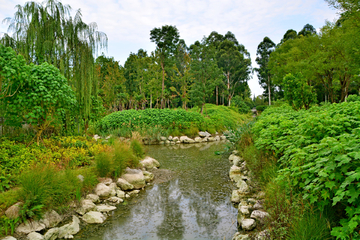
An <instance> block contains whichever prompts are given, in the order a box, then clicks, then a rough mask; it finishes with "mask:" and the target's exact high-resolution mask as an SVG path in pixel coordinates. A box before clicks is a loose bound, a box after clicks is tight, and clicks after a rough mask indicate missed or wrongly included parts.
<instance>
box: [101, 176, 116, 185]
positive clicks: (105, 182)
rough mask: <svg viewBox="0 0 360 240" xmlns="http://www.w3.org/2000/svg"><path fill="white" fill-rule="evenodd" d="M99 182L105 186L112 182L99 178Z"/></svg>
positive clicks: (109, 179)
mask: <svg viewBox="0 0 360 240" xmlns="http://www.w3.org/2000/svg"><path fill="white" fill-rule="evenodd" d="M99 182H101V183H103V184H105V185H106V186H109V185H110V184H111V183H112V182H113V181H112V179H111V178H100V179H99Z"/></svg>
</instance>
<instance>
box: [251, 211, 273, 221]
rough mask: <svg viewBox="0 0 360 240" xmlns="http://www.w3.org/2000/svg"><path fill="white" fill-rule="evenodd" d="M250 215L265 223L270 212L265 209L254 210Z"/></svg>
mask: <svg viewBox="0 0 360 240" xmlns="http://www.w3.org/2000/svg"><path fill="white" fill-rule="evenodd" d="M250 217H251V218H253V219H256V220H257V221H258V222H259V223H261V224H264V223H265V221H266V219H267V218H268V217H269V214H268V213H267V212H265V211H261V210H254V211H253V212H252V213H251V215H250Z"/></svg>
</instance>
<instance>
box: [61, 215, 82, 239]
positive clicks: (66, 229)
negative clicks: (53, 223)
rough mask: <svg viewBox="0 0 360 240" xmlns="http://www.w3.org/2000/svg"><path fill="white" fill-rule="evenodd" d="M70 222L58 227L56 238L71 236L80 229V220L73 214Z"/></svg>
mask: <svg viewBox="0 0 360 240" xmlns="http://www.w3.org/2000/svg"><path fill="white" fill-rule="evenodd" d="M72 218H73V219H72V222H71V223H68V224H65V225H64V226H62V227H60V228H59V235H58V238H73V235H74V234H77V233H78V232H79V231H80V225H79V224H80V220H79V218H78V217H76V216H73V217H72Z"/></svg>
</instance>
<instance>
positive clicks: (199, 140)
mask: <svg viewBox="0 0 360 240" xmlns="http://www.w3.org/2000/svg"><path fill="white" fill-rule="evenodd" d="M194 140H195V142H196V143H201V142H202V141H203V139H202V138H201V137H196V138H195V139H194Z"/></svg>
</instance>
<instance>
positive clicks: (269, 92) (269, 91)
mask: <svg viewBox="0 0 360 240" xmlns="http://www.w3.org/2000/svg"><path fill="white" fill-rule="evenodd" d="M267 85H268V94H269V106H271V90H270V75H268V84H267Z"/></svg>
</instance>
